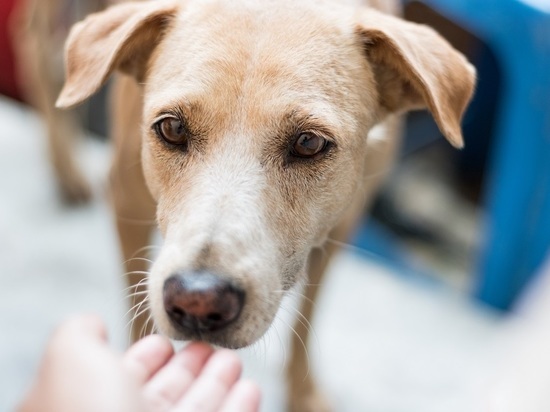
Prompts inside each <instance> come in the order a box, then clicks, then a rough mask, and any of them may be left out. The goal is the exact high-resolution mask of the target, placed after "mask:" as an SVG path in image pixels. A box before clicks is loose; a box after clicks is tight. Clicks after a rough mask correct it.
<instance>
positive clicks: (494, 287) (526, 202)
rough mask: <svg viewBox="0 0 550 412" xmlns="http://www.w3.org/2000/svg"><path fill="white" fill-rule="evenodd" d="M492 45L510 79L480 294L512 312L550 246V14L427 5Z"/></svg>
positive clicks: (509, 0) (515, 2) (490, 188)
mask: <svg viewBox="0 0 550 412" xmlns="http://www.w3.org/2000/svg"><path fill="white" fill-rule="evenodd" d="M419 2H420V3H424V4H425V5H427V6H429V7H431V8H433V9H434V10H436V11H438V12H439V13H440V14H441V15H443V16H445V17H447V18H448V19H449V20H452V21H454V22H456V23H457V24H459V25H460V26H462V27H464V28H465V29H466V30H468V31H470V32H471V33H473V34H474V35H476V36H477V37H479V38H481V39H482V40H483V41H485V42H486V43H487V44H488V45H489V47H490V48H491V49H492V50H493V52H494V53H495V55H496V56H497V59H498V60H499V63H500V66H501V68H502V73H503V85H504V90H503V91H502V94H501V96H502V100H501V102H500V112H499V115H498V116H497V122H498V123H497V125H496V126H497V127H496V135H495V136H494V138H493V142H494V144H493V147H492V152H491V155H490V165H489V177H488V180H487V181H488V184H487V187H486V193H485V199H486V223H485V228H484V236H485V239H484V247H483V250H482V254H481V260H480V264H479V274H478V281H477V285H476V291H475V294H476V296H477V297H478V298H480V299H481V300H482V301H484V302H486V303H488V304H489V305H491V306H494V307H496V308H500V309H509V308H510V307H511V306H512V305H513V303H514V301H515V299H516V298H517V296H518V294H519V293H520V292H521V291H522V290H523V288H524V287H525V285H526V284H527V283H528V282H529V280H531V278H532V277H533V276H534V275H535V273H536V269H537V268H538V267H539V266H540V265H541V264H542V262H543V261H544V260H545V257H546V255H547V253H548V250H549V245H550V14H549V13H546V12H544V11H542V10H539V9H537V8H534V7H532V6H529V5H527V4H525V3H523V2H521V1H519V0H481V1H480V0H422V1H419Z"/></svg>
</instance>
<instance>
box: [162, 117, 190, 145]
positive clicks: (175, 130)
mask: <svg viewBox="0 0 550 412" xmlns="http://www.w3.org/2000/svg"><path fill="white" fill-rule="evenodd" d="M155 130H156V132H157V134H158V135H159V136H160V137H161V138H162V139H163V140H165V141H166V142H167V143H170V144H173V145H184V144H186V143H187V138H188V136H189V132H188V130H187V128H186V127H185V124H184V123H183V122H182V121H181V120H180V119H178V118H176V117H165V118H164V119H162V120H160V121H158V122H157V123H156V124H155Z"/></svg>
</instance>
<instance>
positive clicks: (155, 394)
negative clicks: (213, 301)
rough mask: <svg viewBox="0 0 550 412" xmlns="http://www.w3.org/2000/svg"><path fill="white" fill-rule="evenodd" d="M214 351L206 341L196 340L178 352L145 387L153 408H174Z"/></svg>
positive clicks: (158, 410)
mask: <svg viewBox="0 0 550 412" xmlns="http://www.w3.org/2000/svg"><path fill="white" fill-rule="evenodd" d="M213 351H214V350H213V349H212V348H211V347H210V346H208V345H207V344H205V343H200V342H194V343H191V344H189V345H188V346H186V347H185V349H183V350H181V351H180V352H178V353H177V354H176V355H175V356H174V357H173V358H172V359H171V360H170V361H169V362H168V363H167V364H166V366H165V367H164V368H163V369H162V370H161V371H160V372H159V373H158V374H157V375H155V376H154V377H153V378H152V379H151V381H150V382H148V383H147V385H146V386H145V388H144V392H143V394H144V396H145V399H146V400H147V401H148V405H149V406H150V408H151V410H154V411H156V412H160V411H166V410H169V409H170V408H172V407H173V406H174V405H175V404H176V402H177V401H178V400H179V399H180V398H181V397H182V395H183V394H184V393H185V392H186V391H187V390H188V389H189V387H190V386H191V385H192V384H193V382H194V381H195V379H196V378H197V376H198V375H199V373H200V371H201V370H202V368H203V367H204V365H205V364H206V362H207V360H208V358H209V357H210V356H211V355H212V353H213Z"/></svg>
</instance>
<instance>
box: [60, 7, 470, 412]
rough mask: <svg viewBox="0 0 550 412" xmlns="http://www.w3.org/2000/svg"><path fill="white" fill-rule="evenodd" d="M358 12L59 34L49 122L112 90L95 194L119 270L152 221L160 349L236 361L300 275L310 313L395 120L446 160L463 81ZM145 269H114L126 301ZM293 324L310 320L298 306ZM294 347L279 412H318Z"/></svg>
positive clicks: (457, 57)
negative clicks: (177, 347)
mask: <svg viewBox="0 0 550 412" xmlns="http://www.w3.org/2000/svg"><path fill="white" fill-rule="evenodd" d="M384 4H386V8H385V9H384V10H385V11H394V10H395V7H389V6H388V5H387V4H388V3H386V2H385V3H384ZM371 5H372V6H376V7H378V8H379V9H382V8H381V6H380V5H379V4H374V2H373V4H371ZM364 6H366V4H364V5H361V4H351V2H349V3H344V2H336V1H314V0H300V1H296V0H293V1H290V0H271V1H270V0H265V1H254V0H234V1H227V0H201V1H198V0H180V1H178V0H158V1H153V2H144V3H128V4H122V5H119V6H115V7H113V8H110V9H108V10H107V11H105V12H102V13H98V14H94V15H92V16H90V17H88V18H87V19H86V20H85V21H83V22H82V23H79V24H78V25H76V26H75V27H74V29H73V30H72V32H71V35H70V37H69V40H68V47H67V81H66V84H65V87H64V89H63V92H62V94H61V96H60V98H59V100H58V103H57V104H58V106H59V107H70V106H73V105H76V104H78V103H80V102H81V101H83V100H84V99H86V98H87V97H89V96H90V95H91V94H93V93H94V92H95V91H96V90H97V89H98V88H99V87H100V86H101V85H102V84H103V83H105V81H106V80H107V79H108V78H109V76H110V75H111V74H112V73H113V72H114V71H115V70H118V71H119V72H121V73H124V74H125V75H124V76H122V77H121V78H120V79H119V82H118V85H117V90H116V92H115V96H114V106H113V109H114V112H113V121H114V122H115V124H114V130H113V133H114V138H115V141H116V148H117V149H116V156H115V164H114V167H113V175H112V183H113V192H112V193H113V200H114V203H115V207H116V212H117V217H118V227H119V231H120V236H121V241H122V247H123V251H124V254H125V257H126V258H127V259H130V258H131V257H132V256H133V255H134V254H135V252H136V251H137V250H138V249H140V248H142V247H143V246H145V245H146V244H147V242H148V237H149V234H150V230H151V225H150V222H151V221H152V220H153V219H154V216H155V210H156V218H157V221H158V225H159V227H160V230H161V232H162V234H163V236H164V240H165V242H164V245H163V247H162V250H161V252H160V255H159V257H158V259H157V260H156V262H155V263H154V265H153V266H152V269H151V271H150V274H149V275H148V280H147V284H148V300H149V302H150V307H151V311H152V314H153V318H154V321H155V324H156V325H157V327H158V329H159V330H160V331H161V332H162V333H164V334H166V335H167V336H169V337H171V338H174V339H202V340H206V341H208V342H212V343H215V344H219V345H222V346H226V347H230V348H238V347H243V346H246V345H250V344H251V343H253V342H255V341H256V340H257V339H258V338H260V337H261V336H262V335H263V334H264V333H265V331H266V330H267V329H268V327H269V326H270V324H271V322H272V321H273V318H274V317H275V315H276V312H277V309H278V307H279V303H280V301H281V298H282V297H283V296H284V294H285V292H286V291H287V290H289V289H290V288H292V287H293V286H295V285H296V284H297V283H300V282H305V281H306V279H308V275H307V274H306V272H307V271H308V268H309V280H308V284H309V286H308V287H307V289H306V296H307V297H308V298H309V299H312V300H313V299H314V298H315V296H316V293H317V289H318V285H319V283H320V281H321V278H322V274H323V272H324V270H325V267H326V264H327V262H328V259H329V257H330V255H331V254H332V253H333V252H334V251H335V250H336V249H337V247H336V246H335V243H334V242H330V241H328V239H333V240H336V241H343V240H345V239H346V236H347V235H348V233H349V232H350V230H351V229H352V228H353V226H354V224H355V222H356V221H357V219H358V218H359V216H360V215H361V212H362V210H363V207H364V204H365V202H366V201H368V200H369V199H371V197H372V195H373V192H374V191H375V190H376V188H377V186H378V185H379V182H380V181H381V179H382V177H383V175H384V174H385V172H386V171H387V170H388V169H389V167H390V165H391V162H392V160H393V158H394V154H395V149H396V147H397V145H398V135H399V118H398V115H399V114H401V113H403V112H405V111H407V110H410V109H418V108H424V107H426V108H428V110H430V112H431V113H432V114H433V116H434V118H435V120H436V122H437V124H438V125H439V127H440V129H441V131H442V132H443V134H444V135H445V136H446V137H447V138H448V139H449V140H450V142H451V143H452V144H453V145H454V146H457V147H461V146H462V144H463V142H462V136H461V131H460V120H461V117H462V115H463V112H464V110H465V107H466V106H467V104H468V102H469V100H470V98H471V95H472V91H473V87H474V78H475V71H474V69H473V67H472V66H471V65H470V64H469V63H468V62H467V61H466V60H465V58H464V57H463V56H462V55H461V54H459V53H458V52H456V51H455V50H454V49H453V48H452V47H451V46H450V45H449V44H448V43H447V42H446V41H445V40H443V39H442V38H441V37H440V36H439V35H438V34H436V33H435V32H434V31H433V30H431V29H429V28H427V27H425V26H420V25H417V24H412V23H407V22H405V21H403V20H401V19H399V18H396V17H392V16H390V15H388V14H383V13H381V12H380V11H377V10H375V9H373V8H366V7H364ZM140 156H141V157H140ZM140 159H141V160H140ZM149 193H151V195H152V198H151V196H150V195H149ZM155 205H156V206H155ZM139 222H143V223H144V224H142V225H139V224H138V223H139ZM321 247H322V248H323V249H324V253H322V252H320V248H321ZM145 268H146V267H145V266H143V264H141V266H140V264H139V262H135V261H131V260H130V261H129V267H128V269H129V270H130V271H134V272H135V273H134V275H133V277H132V278H131V282H132V283H133V284H136V283H137V282H138V281H139V280H140V279H141V276H142V275H141V274H140V273H141V271H143V270H145ZM138 293H140V294H138V295H136V296H137V297H135V302H134V303H136V304H139V303H140V302H141V300H142V299H141V298H142V296H143V294H142V293H143V292H138ZM301 311H302V313H303V314H304V316H305V317H306V318H310V317H311V314H312V313H311V312H312V303H311V300H308V299H306V300H305V301H304V302H303V304H302V308H301ZM141 319H142V320H143V319H144V318H143V317H142V318H141ZM297 331H298V334H299V335H301V336H298V337H295V338H294V342H293V355H292V358H291V359H290V363H289V365H290V369H289V388H290V394H289V396H290V407H291V409H292V410H295V411H316V412H317V411H322V410H325V406H324V404H323V402H322V401H321V398H320V397H319V395H318V393H317V392H316V389H315V385H314V382H313V381H312V379H311V378H310V377H309V375H307V374H306V369H307V365H306V363H307V362H306V355H305V349H304V348H303V346H302V344H301V343H300V341H299V339H301V340H303V341H304V342H306V343H307V329H306V328H305V326H303V325H301V324H300V323H298V325H297ZM306 375H307V376H308V377H306Z"/></svg>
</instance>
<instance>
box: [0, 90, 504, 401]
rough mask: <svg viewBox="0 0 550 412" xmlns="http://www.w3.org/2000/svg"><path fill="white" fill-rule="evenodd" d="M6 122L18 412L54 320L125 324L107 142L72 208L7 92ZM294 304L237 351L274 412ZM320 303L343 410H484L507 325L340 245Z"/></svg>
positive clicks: (3, 278)
mask: <svg viewBox="0 0 550 412" xmlns="http://www.w3.org/2000/svg"><path fill="white" fill-rule="evenodd" d="M0 125H1V126H0V262H1V264H2V266H1V267H2V270H0V411H11V410H13V409H14V407H15V404H16V402H17V400H18V399H20V397H21V395H22V393H23V391H24V390H25V388H26V387H27V386H28V385H29V382H30V379H31V378H32V376H33V373H34V372H35V369H36V365H37V362H38V360H39V358H40V354H41V352H42V350H43V348H44V343H45V341H46V339H47V337H48V336H49V334H50V333H51V331H52V328H53V327H54V326H55V325H56V324H57V323H58V322H59V321H60V320H61V319H63V318H64V317H65V316H67V314H70V313H73V312H78V311H95V312H97V313H99V314H101V316H103V318H104V319H105V320H106V321H107V323H108V327H109V331H110V336H111V339H112V341H113V344H114V346H115V347H117V348H122V347H124V345H125V342H126V338H127V333H128V332H127V330H126V329H125V324H126V320H125V319H124V314H125V312H126V308H125V306H124V301H123V294H122V289H123V288H124V286H123V280H122V267H121V263H120V258H119V255H118V250H117V244H116V239H115V233H114V229H113V226H112V224H111V215H110V210H109V207H108V205H107V204H106V201H105V199H104V196H103V186H104V184H105V174H106V170H107V167H108V163H109V159H108V158H109V149H108V147H107V146H106V145H103V144H101V143H98V142H97V141H90V140H88V141H86V142H85V143H84V147H83V150H82V152H83V153H82V162H83V164H85V166H86V170H87V172H88V174H89V175H90V176H91V179H92V181H93V183H94V187H95V190H96V197H95V201H94V202H93V204H91V205H88V206H85V207H80V208H67V207H65V206H63V205H62V204H61V202H60V201H59V199H58V196H57V193H56V187H55V183H54V181H53V176H52V172H51V169H50V166H49V164H48V162H47V157H46V145H45V137H44V130H43V125H42V124H41V122H40V121H39V119H38V118H37V117H36V116H35V115H34V114H33V113H31V112H28V111H26V110H25V109H23V108H22V107H20V106H18V105H15V104H13V103H12V102H9V101H8V100H5V99H4V100H2V99H0ZM294 295H297V294H294ZM292 307H293V302H292V299H289V300H288V301H287V302H285V303H284V305H283V309H281V311H280V318H281V320H279V321H277V323H276V325H275V326H274V328H272V330H271V331H270V332H269V333H268V335H267V336H266V337H265V338H264V339H263V340H262V341H260V342H259V343H257V344H256V345H254V346H253V347H252V348H249V349H247V350H243V351H241V352H242V356H243V358H244V359H245V373H246V375H248V376H250V377H252V378H254V379H256V380H258V381H259V382H260V384H261V385H262V387H263V389H264V400H263V406H262V411H265V412H276V411H283V410H284V385H283V376H284V373H283V366H282V365H283V363H284V361H285V359H286V358H287V357H288V348H286V342H287V341H288V337H289V333H290V332H289V327H288V326H287V325H288V324H289V323H290V322H291V321H292V319H291V318H292V314H293V313H294V309H292ZM317 308H318V312H317V317H316V319H315V322H314V325H313V327H314V331H315V335H316V338H315V339H314V343H313V345H312V348H311V352H310V354H311V363H312V367H311V369H312V373H314V374H315V375H316V376H318V378H319V381H320V382H321V384H322V387H323V389H324V391H325V392H326V394H327V397H328V398H329V399H331V401H332V403H333V405H334V410H335V411H337V412H341V411H342V412H346V411H349V412H362V411H365V412H369V411H372V412H432V411H433V412H455V411H456V412H465V411H468V412H471V411H478V410H482V406H481V405H482V401H481V400H482V398H483V396H484V390H485V383H486V381H487V379H490V378H491V376H492V375H493V370H494V367H495V365H496V363H497V362H498V357H497V354H498V352H499V351H498V347H499V345H498V343H499V339H500V335H501V323H502V322H501V320H500V319H499V318H498V317H497V316H495V315H494V314H492V313H490V312H488V311H486V310H484V309H482V308H480V307H478V306H476V305H475V304H474V303H473V302H472V301H471V300H469V299H468V298H467V297H465V296H463V295H460V294H459V293H457V292H453V291H452V290H451V289H449V288H446V287H445V286H434V283H433V282H419V281H418V279H417V278H415V277H407V276H403V275H402V274H396V273H394V272H393V271H392V269H390V268H388V267H385V266H383V265H381V264H380V263H378V262H377V261H375V260H368V259H366V258H365V257H364V256H359V255H358V254H356V253H353V252H351V251H344V252H342V253H341V254H340V255H339V256H338V258H337V259H336V260H335V261H334V262H333V264H332V266H331V269H330V273H329V274H328V278H327V283H326V284H325V286H324V289H323V293H322V296H321V299H320V301H319V302H318V304H317Z"/></svg>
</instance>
